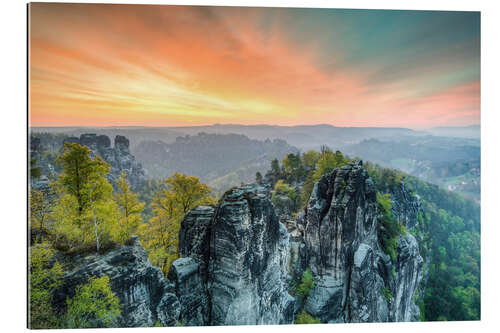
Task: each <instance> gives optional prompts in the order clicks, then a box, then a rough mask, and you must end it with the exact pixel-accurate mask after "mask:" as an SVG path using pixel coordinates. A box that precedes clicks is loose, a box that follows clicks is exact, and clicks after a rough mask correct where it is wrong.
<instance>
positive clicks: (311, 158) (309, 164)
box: [302, 150, 321, 171]
mask: <svg viewBox="0 0 500 333" xmlns="http://www.w3.org/2000/svg"><path fill="white" fill-rule="evenodd" d="M320 157H321V154H320V153H319V152H317V151H315V150H308V151H307V152H305V153H304V154H302V165H303V166H304V168H305V169H306V170H307V171H309V170H314V169H315V168H316V164H318V161H319V158H320Z"/></svg>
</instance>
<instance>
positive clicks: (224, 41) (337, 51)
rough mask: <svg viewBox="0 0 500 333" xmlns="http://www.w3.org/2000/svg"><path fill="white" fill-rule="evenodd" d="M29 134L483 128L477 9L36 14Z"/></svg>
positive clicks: (82, 8)
mask: <svg viewBox="0 0 500 333" xmlns="http://www.w3.org/2000/svg"><path fill="white" fill-rule="evenodd" d="M29 18H30V27H29V29H30V30H29V34H30V36H29V52H30V54H29V69H30V73H29V75H30V77H29V110H30V113H29V117H30V125H31V126H198V125H210V124H214V123H219V124H245V125H255V124H270V125H283V126H293V125H306V124H307V125H311V124H330V125H334V126H360V127H364V126H376V127H407V128H414V129H423V128H429V127H434V126H465V125H473V124H479V122H480V14H479V12H457V11H455V12H443V11H441V12H438V11H396V10H393V11H388V10H343V9H305V8H301V9H293V8H242V7H196V6H167V5H110V4H108V5H105V4H54V3H52V4H50V3H34V4H33V3H32V4H31V5H30V16H29Z"/></svg>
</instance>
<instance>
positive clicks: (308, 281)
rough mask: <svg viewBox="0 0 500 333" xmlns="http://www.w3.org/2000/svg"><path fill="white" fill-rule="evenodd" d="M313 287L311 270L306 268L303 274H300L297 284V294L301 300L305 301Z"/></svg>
mask: <svg viewBox="0 0 500 333" xmlns="http://www.w3.org/2000/svg"><path fill="white" fill-rule="evenodd" d="M313 288H314V281H313V277H312V273H311V270H310V269H309V268H308V269H306V270H305V271H304V274H302V280H301V282H300V284H299V285H298V286H297V295H299V296H300V297H301V298H302V300H303V301H305V300H306V299H307V297H308V296H309V293H310V292H311V290H312V289H313Z"/></svg>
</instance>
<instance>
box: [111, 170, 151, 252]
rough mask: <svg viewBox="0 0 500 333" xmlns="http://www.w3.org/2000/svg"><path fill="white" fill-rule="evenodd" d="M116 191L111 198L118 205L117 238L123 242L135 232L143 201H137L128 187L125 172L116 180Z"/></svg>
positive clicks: (137, 198)
mask: <svg viewBox="0 0 500 333" xmlns="http://www.w3.org/2000/svg"><path fill="white" fill-rule="evenodd" d="M116 187H117V191H116V192H115V193H114V194H113V199H114V201H115V202H116V204H117V205H118V212H119V216H118V223H117V227H118V230H117V240H118V241H119V242H120V243H124V242H125V241H126V240H127V239H129V238H130V237H131V236H132V235H134V234H136V233H137V230H138V227H139V225H140V224H141V223H142V217H141V214H142V211H143V210H144V206H145V203H143V202H141V201H139V197H138V195H137V194H136V193H134V192H132V191H131V189H130V184H129V182H128V181H127V178H126V174H125V172H122V173H121V175H120V178H119V179H118V180H117V181H116Z"/></svg>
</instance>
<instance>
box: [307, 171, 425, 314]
mask: <svg viewBox="0 0 500 333" xmlns="http://www.w3.org/2000/svg"><path fill="white" fill-rule="evenodd" d="M405 191H406V189H405V188H401V189H400V192H398V195H399V198H400V200H401V201H400V202H399V205H396V206H395V210H397V217H403V216H404V217H405V218H406V222H405V224H406V225H407V226H409V227H411V226H414V225H415V224H416V217H417V214H414V212H415V211H414V208H415V207H417V206H415V205H414V202H413V199H412V197H411V196H410V195H409V194H408V193H407V192H405ZM408 207H410V208H408ZM377 214H378V213H377V201H376V191H375V187H374V184H373V182H372V180H371V179H370V178H369V177H368V175H367V173H366V171H364V169H363V168H362V163H361V162H355V163H352V164H350V165H347V166H343V167H342V168H340V169H336V170H334V171H333V172H332V173H331V174H330V175H326V176H323V177H322V178H321V179H320V180H319V182H318V183H316V184H315V186H314V189H313V192H312V194H311V198H310V200H309V203H308V205H307V207H306V209H305V212H304V214H303V215H301V216H300V218H299V223H300V224H302V228H303V230H304V236H303V242H304V246H303V247H301V252H302V253H301V256H299V258H303V262H301V263H300V264H299V265H298V268H299V274H298V275H300V273H301V272H302V271H303V270H305V269H306V268H309V269H310V270H311V271H312V273H313V276H314V280H315V287H314V288H313V290H312V291H311V294H310V295H309V297H308V298H307V300H306V303H305V305H304V308H305V310H306V311H307V312H309V313H310V314H312V315H313V316H315V317H319V318H320V319H321V320H322V322H384V321H409V320H414V319H415V318H416V317H418V315H419V314H418V307H416V306H415V304H414V302H413V295H414V293H415V290H416V289H417V286H418V283H419V282H420V279H421V271H422V258H421V256H420V254H419V252H418V244H417V242H416V240H415V238H414V237H413V236H412V235H410V234H407V235H405V236H400V239H399V240H398V244H399V246H398V250H397V251H398V257H397V259H396V263H395V264H394V267H393V263H392V262H391V260H390V258H389V256H388V255H386V254H385V253H383V252H382V250H381V248H380V246H379V241H378V236H377V226H378V223H377V219H378V215H377ZM393 268H394V269H393ZM393 271H394V272H395V274H393Z"/></svg>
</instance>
